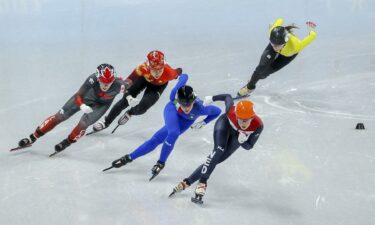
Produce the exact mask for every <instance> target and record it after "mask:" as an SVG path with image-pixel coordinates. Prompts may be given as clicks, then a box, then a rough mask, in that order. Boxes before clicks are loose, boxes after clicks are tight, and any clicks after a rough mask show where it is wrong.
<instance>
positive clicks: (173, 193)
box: [168, 190, 176, 198]
mask: <svg viewBox="0 0 375 225" xmlns="http://www.w3.org/2000/svg"><path fill="white" fill-rule="evenodd" d="M175 194H176V191H175V190H173V191H172V193H170V194H169V196H168V198H170V197H173V196H174V195H175Z"/></svg>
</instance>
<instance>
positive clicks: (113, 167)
mask: <svg viewBox="0 0 375 225" xmlns="http://www.w3.org/2000/svg"><path fill="white" fill-rule="evenodd" d="M112 168H114V167H113V166H110V167H108V168H105V169H104V170H103V172H105V171H107V170H110V169H112Z"/></svg>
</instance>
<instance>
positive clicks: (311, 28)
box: [306, 21, 316, 32]
mask: <svg viewBox="0 0 375 225" xmlns="http://www.w3.org/2000/svg"><path fill="white" fill-rule="evenodd" d="M306 26H307V29H309V31H314V32H315V28H316V24H315V23H314V22H312V21H307V22H306Z"/></svg>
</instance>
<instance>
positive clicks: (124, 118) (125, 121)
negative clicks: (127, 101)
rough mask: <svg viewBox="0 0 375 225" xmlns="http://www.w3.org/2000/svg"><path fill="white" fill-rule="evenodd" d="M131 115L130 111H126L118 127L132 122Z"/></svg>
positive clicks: (119, 120)
mask: <svg viewBox="0 0 375 225" xmlns="http://www.w3.org/2000/svg"><path fill="white" fill-rule="evenodd" d="M130 117H131V116H130V114H129V110H128V111H126V112H125V113H124V115H122V116H121V117H120V118H119V119H118V121H117V122H118V125H124V124H125V123H127V122H128V121H129V120H130Z"/></svg>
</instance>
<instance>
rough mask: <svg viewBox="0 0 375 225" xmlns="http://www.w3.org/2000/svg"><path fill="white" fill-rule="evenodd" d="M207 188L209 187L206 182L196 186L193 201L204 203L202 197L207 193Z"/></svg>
mask: <svg viewBox="0 0 375 225" xmlns="http://www.w3.org/2000/svg"><path fill="white" fill-rule="evenodd" d="M206 188H207V184H206V183H201V182H199V184H198V185H197V187H196V188H195V197H194V198H191V201H192V202H194V203H197V204H200V205H201V204H203V200H202V198H203V196H204V194H205V193H206Z"/></svg>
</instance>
